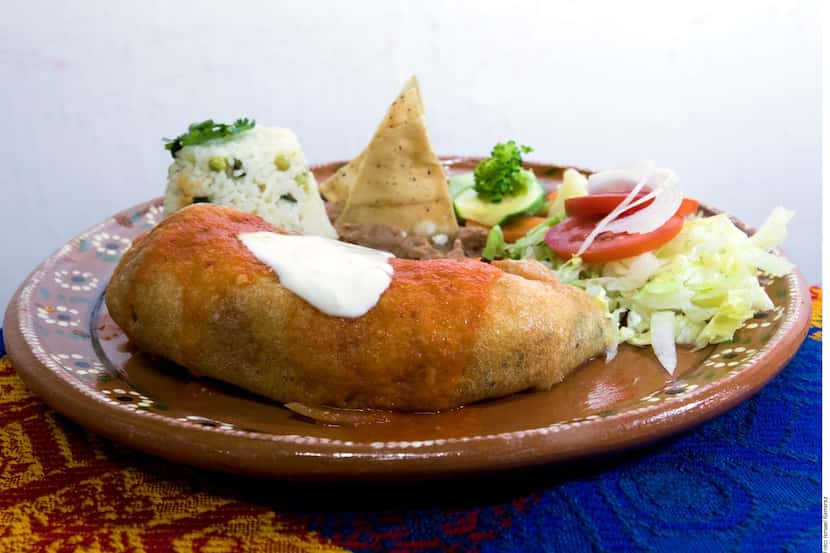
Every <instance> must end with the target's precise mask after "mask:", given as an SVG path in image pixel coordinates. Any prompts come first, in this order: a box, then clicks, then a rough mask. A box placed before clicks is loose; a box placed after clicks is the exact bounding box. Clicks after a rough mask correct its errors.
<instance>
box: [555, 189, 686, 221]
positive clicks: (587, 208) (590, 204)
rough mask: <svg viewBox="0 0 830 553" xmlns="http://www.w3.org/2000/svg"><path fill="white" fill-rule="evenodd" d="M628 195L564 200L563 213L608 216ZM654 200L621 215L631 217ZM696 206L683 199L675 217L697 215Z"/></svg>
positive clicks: (640, 196)
mask: <svg viewBox="0 0 830 553" xmlns="http://www.w3.org/2000/svg"><path fill="white" fill-rule="evenodd" d="M627 195H628V194H591V195H590V196H577V197H575V198H568V199H567V200H565V211H566V212H567V213H568V215H571V216H577V217H592V216H594V215H608V214H609V213H611V211H613V210H614V208H615V207H617V206H618V205H620V203H622V201H623V200H624V199H625V198H626V196H627ZM645 195H646V193H642V194H637V195H636V196H634V200H635V201H636V200H638V199H640V198H642V197H643V196H645ZM653 201H654V200H648V201H647V202H644V203H643V204H641V205H638V206H636V207H632V208H631V209H627V210H626V211H624V212H623V213H622V215H631V214H632V213H634V212H635V211H639V210H641V209H643V208H644V207H646V206H648V205H650V204H651V202H653ZM697 207H698V204H697V202H696V201H695V200H693V199H691V198H683V203H681V204H680V208H678V210H677V215H692V214H694V213H697Z"/></svg>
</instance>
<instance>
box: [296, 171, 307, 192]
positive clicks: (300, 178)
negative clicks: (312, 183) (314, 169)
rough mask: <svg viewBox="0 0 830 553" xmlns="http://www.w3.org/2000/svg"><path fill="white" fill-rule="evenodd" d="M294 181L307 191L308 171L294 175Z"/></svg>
mask: <svg viewBox="0 0 830 553" xmlns="http://www.w3.org/2000/svg"><path fill="white" fill-rule="evenodd" d="M294 182H296V183H297V184H298V185H299V186H300V188H302V189H303V190H304V191H305V192H308V171H304V172H302V173H299V174H298V175H297V176H296V177H294Z"/></svg>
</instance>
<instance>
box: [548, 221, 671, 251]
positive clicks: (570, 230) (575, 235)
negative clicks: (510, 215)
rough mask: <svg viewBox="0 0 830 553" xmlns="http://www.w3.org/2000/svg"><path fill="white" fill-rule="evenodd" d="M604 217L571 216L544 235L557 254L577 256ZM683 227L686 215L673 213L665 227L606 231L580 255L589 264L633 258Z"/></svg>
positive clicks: (655, 247)
mask: <svg viewBox="0 0 830 553" xmlns="http://www.w3.org/2000/svg"><path fill="white" fill-rule="evenodd" d="M600 219H601V217H597V216H594V217H569V218H567V219H565V220H564V221H562V222H561V223H559V224H558V225H556V226H555V227H552V228H551V229H550V230H549V231H548V233H547V234H546V235H545V243H546V244H547V245H548V246H550V249H552V250H553V251H554V252H555V253H556V255H558V256H559V257H561V258H563V259H568V258H570V257H573V256H574V255H576V252H578V251H579V247H580V246H581V245H582V243H583V242H584V241H585V239H586V238H587V237H588V235H589V234H590V233H591V231H592V230H594V227H595V226H596V225H597V223H599V221H600ZM682 228H683V217H682V216H681V215H672V217H671V219H669V220H668V221H666V222H665V223H664V224H663V226H661V227H660V228H658V229H656V230H654V231H652V232H646V233H642V234H628V233H613V232H603V233H601V234H600V235H599V236H597V237H596V239H595V240H594V242H593V243H592V244H591V246H590V247H589V248H588V249H587V250H585V251H584V252H583V253H582V255H581V256H580V257H582V260H583V261H585V262H586V263H604V262H606V261H615V260H617V259H625V258H626V257H634V256H635V255H640V254H643V253H646V252H650V251H651V250H656V249H657V248H659V247H660V246H662V245H664V244H666V243H667V242H669V241H670V240H671V239H672V238H674V237H675V236H677V234H678V233H679V232H680V229H682Z"/></svg>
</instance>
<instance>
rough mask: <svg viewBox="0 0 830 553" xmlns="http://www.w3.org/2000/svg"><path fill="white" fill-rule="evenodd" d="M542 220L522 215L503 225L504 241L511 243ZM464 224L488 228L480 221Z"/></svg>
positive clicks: (542, 218) (542, 220) (541, 218)
mask: <svg viewBox="0 0 830 553" xmlns="http://www.w3.org/2000/svg"><path fill="white" fill-rule="evenodd" d="M544 220H545V218H544V217H523V218H521V219H517V220H515V221H513V222H512V223H508V224H506V225H503V226H502V227H501V230H502V232H503V233H504V241H505V242H508V243H512V242H515V241H516V240H518V239H519V238H523V237H524V236H525V235H526V234H527V233H528V232H530V231H531V230H533V229H534V228H536V226H538V225H539V224H540V223H542V222H544ZM466 225H467V226H468V227H484V228H488V229H489V228H490V227H489V226H488V225H482V224H481V223H477V222H475V221H467V222H466Z"/></svg>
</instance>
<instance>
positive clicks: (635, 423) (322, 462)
mask: <svg viewBox="0 0 830 553" xmlns="http://www.w3.org/2000/svg"><path fill="white" fill-rule="evenodd" d="M442 159H444V161H445V163H447V165H451V164H457V163H462V162H470V161H474V160H476V159H477V158H468V157H458V156H452V157H449V156H448V157H444V158H442ZM343 163H345V162H330V163H326V164H320V165H315V166H313V167H312V169H313V170H315V171H321V170H324V171H330V172H331V171H332V169H333V168H337V167H339V166H340V165H341V164H343ZM526 165H527V166H530V167H534V168H537V169H547V170H550V169H551V168H556V169H563V168H564V167H565V166H561V165H555V164H543V163H527V164H526ZM153 202H158V199H156V200H151V201H149V202H144V203H142V204H138V205H137V206H133V207H131V208H128V209H126V210H124V211H121V212H119V213H118V214H116V215H114V216H113V217H110V218H109V219H107V220H106V221H104V222H102V223H99V224H98V225H96V226H94V227H92V228H90V229H89V230H87V231H85V232H83V233H81V234H79V235H78V236H76V237H75V238H73V239H72V240H70V241H69V242H67V243H66V244H65V245H64V246H62V247H61V248H60V249H58V250H57V251H56V252H55V253H53V254H52V255H50V256H49V257H48V258H47V259H46V260H45V261H43V262H42V263H41V264H40V265H39V266H38V267H37V268H36V269H35V270H34V271H32V273H31V274H30V275H29V276H28V277H27V278H26V279H25V280H24V282H23V283H22V284H21V286H20V287H19V289H18V290H17V292H16V293H15V295H14V296H13V298H12V301H11V302H10V304H9V306H8V308H7V310H6V315H5V319H4V325H3V326H4V338H5V342H6V351H7V353H8V355H9V357H10V358H11V360H12V363H13V365H14V367H15V368H16V370H17V372H18V374H19V375H20V376H21V378H23V380H24V381H25V383H26V384H27V385H28V386H29V388H30V389H31V390H32V391H33V392H34V393H35V394H36V395H38V396H39V397H40V398H42V399H43V400H44V401H45V402H46V403H47V404H48V405H50V406H51V407H52V408H53V409H55V410H56V411H58V412H60V413H62V414H63V415H65V416H67V417H68V418H70V419H72V420H74V421H75V422H77V423H79V424H81V425H82V426H85V427H87V428H89V429H90V430H93V431H95V432H97V433H99V434H101V435H103V436H105V437H107V438H110V439H112V440H114V441H117V442H121V443H124V444H126V445H128V446H130V447H132V448H135V449H137V450H141V451H144V452H146V453H150V454H153V455H158V456H160V457H163V458H166V459H169V460H171V461H175V462H180V463H185V464H189V465H193V466H197V467H202V468H208V469H213V470H220V471H225V472H231V473H238V474H247V475H256V476H270V477H293V478H298V477H299V478H314V479H317V478H352V479H367V478H389V479H400V478H409V477H420V478H423V477H431V476H446V475H451V474H460V473H478V472H484V471H493V470H503V469H509V468H518V467H526V466H533V465H539V464H546V463H554V462H559V461H565V460H573V459H577V458H582V457H587V456H593V455H598V454H607V453H612V452H615V451H619V450H623V449H628V448H632V447H636V446H640V445H643V444H645V443H649V442H653V441H655V440H658V439H660V438H664V437H667V436H669V435H672V434H676V433H679V432H682V431H684V430H686V429H688V428H691V427H692V426H695V425H698V424H701V423H703V422H705V421H707V420H709V419H711V418H713V417H715V416H717V415H719V414H721V413H723V412H724V411H726V410H728V409H730V408H732V407H734V406H735V405H737V404H738V403H740V402H742V401H744V400H746V399H747V398H749V397H750V396H751V395H752V394H754V393H755V392H757V391H758V390H759V389H760V388H761V387H763V386H764V385H765V384H766V383H767V382H768V381H769V380H770V379H771V378H772V377H773V376H775V375H776V374H777V373H778V372H779V371H780V370H781V369H782V368H783V367H784V366H785V365H786V364H787V362H788V361H789V360H790V359H791V358H792V357H793V355H795V353H796V351H797V350H798V348H799V346H800V345H801V343H802V341H803V340H804V338H805V337H806V334H807V330H808V327H809V321H810V300H809V298H810V296H809V292H808V288H807V285H806V282H805V280H804V278H803V277H802V276H801V274H800V272H799V271H798V270H797V269H795V270H794V271H793V272H791V273H790V274H789V275H787V276H785V277H782V278H783V279H785V281H786V284H787V287H788V290H789V293H788V295H787V300H786V302H785V304H784V309H783V314H784V316H783V320H782V321H781V323H780V325H779V326H778V328H777V329H776V331H775V334H774V336H773V337H772V338H771V339H770V340H769V341H768V342H767V343H766V344H765V345H764V346H763V347H762V348H761V350H760V351H759V352H758V354H757V355H756V356H754V357H753V358H752V360H751V361H749V362H747V363H745V364H744V366H743V368H742V370H736V371H734V372H730V373H728V374H727V375H725V376H723V377H722V378H719V379H716V380H713V381H712V382H710V383H708V384H706V385H703V386H700V387H698V388H697V389H694V390H692V391H688V392H686V393H684V394H681V395H677V396H676V397H667V398H665V399H664V400H662V401H660V402H657V403H653V404H646V405H644V406H640V407H637V408H634V409H629V410H624V411H621V412H619V413H615V414H613V415H609V416H606V417H590V416H589V417H585V418H584V419H583V420H573V421H568V422H564V423H563V422H556V423H553V424H551V425H548V426H541V427H537V428H532V429H522V430H516V431H512V432H500V433H493V434H488V433H484V432H483V433H479V434H472V435H468V436H463V437H456V438H451V437H450V438H447V439H431V440H424V441H422V442H418V441H400V442H395V441H386V442H359V443H358V442H351V441H348V440H338V439H328V438H319V437H310V436H303V435H299V434H288V435H286V434H283V435H273V434H263V433H254V432H248V431H245V430H235V429H217V428H212V427H205V426H203V425H200V424H197V423H194V422H190V421H186V420H180V419H174V418H171V417H165V416H161V415H159V414H156V413H153V412H149V411H142V410H137V409H134V408H132V409H131V408H127V407H126V406H124V405H119V404H118V403H117V402H111V401H104V400H102V399H101V398H100V397H99V396H98V394H95V393H93V392H92V391H91V390H89V389H88V388H84V387H82V386H79V385H78V384H77V382H76V381H74V380H72V379H71V378H70V377H68V376H67V375H66V374H65V373H64V372H63V371H60V370H59V367H58V366H57V365H56V364H55V362H54V360H53V359H52V357H50V356H49V354H48V352H47V351H46V350H45V349H44V348H43V346H42V345H41V343H40V339H39V338H38V336H37V334H36V333H35V332H34V330H33V327H32V324H31V321H32V320H33V319H34V317H35V313H34V312H33V309H32V308H31V303H30V302H31V295H32V293H33V290H34V288H35V286H36V285H37V284H38V283H40V281H41V280H42V279H43V278H44V276H45V275H46V273H47V272H48V271H49V270H50V268H51V267H53V265H54V264H55V263H56V261H57V260H58V259H59V258H62V256H65V255H67V253H68V252H69V251H71V249H72V248H73V245H77V244H78V243H79V242H80V240H82V239H85V237H89V236H92V235H94V234H95V233H96V232H98V231H99V230H100V229H102V228H104V227H106V226H107V225H110V224H112V223H113V222H114V221H119V220H123V219H124V218H126V217H129V215H130V214H131V213H136V212H137V210H140V209H144V210H145V211H146V210H147V209H149V208H150V206H152V205H154V204H153ZM709 211H711V212H713V213H716V212H718V211H717V210H714V209H710V210H709ZM113 268H114V265H113ZM107 276H109V275H107ZM98 300H99V301H100V297H99V298H98ZM90 320H91V322H92V321H94V320H95V314H94V313H91V315H90ZM90 349H92V348H90ZM97 354H98V353H97V352H96V355H97Z"/></svg>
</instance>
